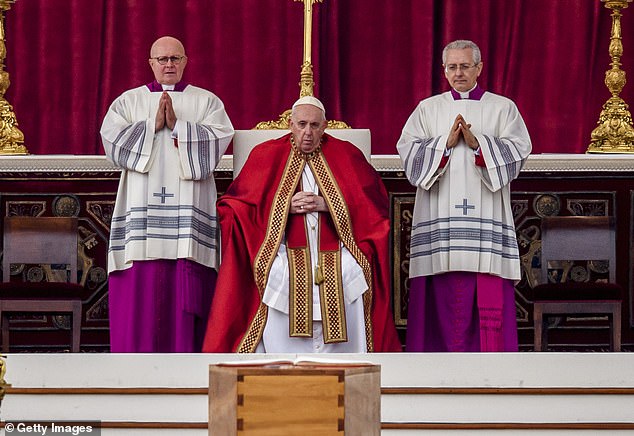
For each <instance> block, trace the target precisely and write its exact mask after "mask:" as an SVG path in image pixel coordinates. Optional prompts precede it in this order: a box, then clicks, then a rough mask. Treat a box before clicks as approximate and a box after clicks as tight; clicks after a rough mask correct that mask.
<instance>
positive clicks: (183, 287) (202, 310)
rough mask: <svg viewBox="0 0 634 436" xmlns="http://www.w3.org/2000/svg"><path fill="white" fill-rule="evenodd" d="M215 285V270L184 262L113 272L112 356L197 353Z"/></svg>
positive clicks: (137, 264) (141, 263) (138, 264)
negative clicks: (115, 354)
mask: <svg viewBox="0 0 634 436" xmlns="http://www.w3.org/2000/svg"><path fill="white" fill-rule="evenodd" d="M215 285H216V271H215V270H213V269H211V268H208V267H206V266H203V265H201V264H199V263H196V262H193V261H190V260H187V259H178V260H165V259H160V260H150V261H135V262H134V264H133V266H132V267H131V268H128V269H125V270H120V271H113V272H111V273H110V277H109V311H110V351H111V352H113V353H132V352H134V353H197V352H200V351H201V349H202V342H203V338H204V334H205V329H206V326H207V317H208V316H209V308H210V306H211V299H212V296H213V289H215Z"/></svg>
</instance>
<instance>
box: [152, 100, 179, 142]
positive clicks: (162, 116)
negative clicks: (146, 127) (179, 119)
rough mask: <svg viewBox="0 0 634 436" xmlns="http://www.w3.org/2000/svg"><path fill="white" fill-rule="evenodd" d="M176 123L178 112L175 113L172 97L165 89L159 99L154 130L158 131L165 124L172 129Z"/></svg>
mask: <svg viewBox="0 0 634 436" xmlns="http://www.w3.org/2000/svg"><path fill="white" fill-rule="evenodd" d="M175 125H176V114H175V113H174V107H173V106H172V98H171V97H170V96H169V94H168V93H167V92H166V91H163V94H162V95H161V99H160V100H159V107H158V110H157V111H156V122H155V126H154V131H155V132H158V131H159V130H161V129H162V128H163V127H165V126H167V127H168V128H169V129H170V130H174V126H175Z"/></svg>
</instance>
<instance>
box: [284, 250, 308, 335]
mask: <svg viewBox="0 0 634 436" xmlns="http://www.w3.org/2000/svg"><path fill="white" fill-rule="evenodd" d="M287 253H288V269H289V283H290V289H289V307H288V319H289V326H288V332H289V335H290V336H292V337H300V338H312V337H313V278H312V272H311V267H310V252H309V249H308V247H303V248H291V249H288V250H287Z"/></svg>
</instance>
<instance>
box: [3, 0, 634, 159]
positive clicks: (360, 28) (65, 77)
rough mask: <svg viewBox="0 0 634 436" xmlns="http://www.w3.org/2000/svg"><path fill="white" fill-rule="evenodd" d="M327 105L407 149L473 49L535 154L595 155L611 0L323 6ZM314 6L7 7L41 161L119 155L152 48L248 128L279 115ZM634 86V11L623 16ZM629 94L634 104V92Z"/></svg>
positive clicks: (212, 0) (106, 2) (315, 55)
mask: <svg viewBox="0 0 634 436" xmlns="http://www.w3.org/2000/svg"><path fill="white" fill-rule="evenodd" d="M313 23H314V26H313V50H312V60H313V65H314V72H315V83H316V85H315V95H316V96H317V97H319V98H321V99H322V100H323V101H324V103H325V104H326V109H327V116H328V118H330V119H335V120H341V121H345V122H347V123H348V124H350V125H351V126H353V127H356V128H369V129H371V131H372V139H373V144H372V152H373V153H374V154H395V153H396V149H395V144H396V141H397V139H398V137H399V135H400V132H401V129H402V127H403V124H404V123H405V121H406V119H407V117H408V116H409V114H410V113H411V112H412V110H413V109H414V108H415V106H416V104H417V103H418V101H420V100H421V99H423V98H425V97H428V96H430V95H432V94H434V93H438V92H441V91H444V90H446V89H447V86H446V82H445V80H444V77H443V74H442V70H441V62H442V61H441V52H442V48H443V46H444V45H445V44H446V43H447V42H449V41H451V40H454V39H472V40H474V41H475V42H477V43H478V44H479V45H480V47H481V49H482V55H483V61H484V72H483V74H482V76H481V78H480V84H481V85H482V86H483V87H484V88H485V89H487V90H489V91H492V92H496V93H499V94H502V95H506V96H508V97H510V98H512V99H513V100H514V101H515V102H516V103H517V105H518V107H519V109H520V111H521V113H522V114H523V116H524V119H525V121H526V123H527V125H528V128H529V131H530V133H531V137H532V139H533V151H534V153H583V152H585V151H586V149H587V146H588V143H589V140H590V132H591V131H592V129H593V128H594V127H595V126H596V123H597V120H598V116H599V113H600V110H601V106H602V105H603V103H604V102H605V101H606V100H607V99H608V97H609V92H608V90H607V88H606V87H605V85H604V83H603V80H604V75H605V71H606V70H607V69H608V68H609V66H610V65H609V64H610V58H609V54H608V45H609V42H610V28H611V17H610V11H609V10H608V9H606V8H605V7H604V3H602V2H600V1H599V0H470V1H465V0H410V1H407V0H397V1H385V0H324V1H323V3H316V4H315V5H314V20H313ZM303 25H304V23H303V2H298V1H292V0H266V1H264V0H178V1H177V0H89V1H88V0H17V2H16V3H15V4H14V5H13V6H12V8H11V9H10V10H9V11H8V12H6V13H5V31H6V32H5V33H6V35H5V39H6V47H7V56H6V59H5V70H6V71H7V72H8V73H9V74H10V79H11V86H10V87H9V90H8V91H7V93H6V98H7V99H8V100H9V102H10V103H11V104H12V105H13V107H14V111H15V114H16V116H17V119H18V122H19V127H20V129H21V130H22V131H23V132H24V135H25V138H26V146H27V148H28V149H29V151H30V152H31V153H33V154H103V149H102V146H101V143H100V140H99V127H100V125H101V120H102V118H103V116H104V114H105V112H106V110H107V108H108V106H109V104H110V103H111V102H112V100H113V99H114V98H115V97H117V96H118V95H119V94H120V93H121V92H123V91H124V90H126V89H129V88H132V87H135V86H138V85H141V84H144V83H147V82H149V81H151V80H152V74H151V70H150V68H149V66H148V62H147V59H148V57H149V47H150V45H151V43H152V42H153V41H154V40H155V39H156V38H157V37H159V36H162V35H172V36H175V37H177V38H179V39H181V40H182V41H183V43H184V44H185V46H186V49H187V55H188V57H189V61H188V66H187V70H186V72H185V76H184V78H185V80H187V81H188V82H189V83H192V84H196V85H198V86H202V87H205V88H207V89H210V90H211V91H213V92H214V93H216V94H217V95H218V96H219V97H220V98H221V99H222V100H223V101H224V103H225V106H226V108H227V112H228V113H229V116H230V117H231V119H232V121H233V123H234V126H235V128H237V129H250V128H253V127H254V126H255V124H256V123H258V122H259V121H269V120H275V119H277V118H278V116H279V114H280V113H282V112H283V111H284V110H286V109H289V108H290V106H291V104H292V103H293V101H295V99H296V98H297V97H298V96H299V86H298V82H299V73H300V66H301V63H302V54H303V53H302V50H303ZM622 29H623V32H622V36H623V45H624V55H623V57H622V63H623V69H624V70H625V71H626V72H627V73H628V74H629V77H630V79H631V78H632V77H633V76H634V56H633V55H632V53H634V7H630V8H628V9H625V10H624V11H623V18H622ZM621 97H622V98H624V99H625V101H626V102H627V103H629V104H632V103H633V102H634V84H633V83H628V84H627V85H626V86H625V89H624V90H623V92H622V93H621Z"/></svg>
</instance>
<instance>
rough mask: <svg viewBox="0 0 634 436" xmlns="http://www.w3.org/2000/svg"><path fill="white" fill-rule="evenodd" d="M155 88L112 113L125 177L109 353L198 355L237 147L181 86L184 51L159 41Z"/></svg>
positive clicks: (114, 144) (117, 220)
mask: <svg viewBox="0 0 634 436" xmlns="http://www.w3.org/2000/svg"><path fill="white" fill-rule="evenodd" d="M149 63H150V67H151V68H152V71H153V72H154V77H155V80H154V81H153V82H151V83H149V84H148V85H143V86H140V87H138V88H134V89H131V90H129V91H126V92H124V93H123V94H122V95H121V96H119V97H118V98H117V99H116V100H115V101H114V102H113V103H112V105H111V106H110V109H109V110H108V113H107V114H106V116H105V118H104V120H103V124H102V127H101V137H102V140H103V145H104V149H105V151H106V156H107V157H108V159H109V160H111V161H112V162H113V163H114V164H115V165H117V166H118V167H120V168H121V180H120V183H119V190H118V192H117V199H116V204H115V209H114V213H113V216H112V222H111V227H110V247H109V250H108V273H109V280H108V285H109V289H108V292H109V317H110V348H111V351H112V352H183V353H185V352H197V351H200V349H201V347H202V340H203V335H204V330H205V327H206V324H207V317H208V314H209V307H210V304H211V299H212V295H213V290H214V283H215V279H216V271H215V270H216V269H217V267H218V259H217V258H216V257H217V251H218V247H217V240H218V237H217V233H218V226H217V219H216V196H217V193H216V184H215V182H214V174H213V172H214V169H215V168H216V166H217V164H218V162H219V161H220V158H221V156H222V155H223V154H224V152H225V151H226V149H227V147H228V145H229V142H230V141H231V138H232V137H233V133H234V130H233V126H232V124H231V121H230V120H229V117H228V116H227V113H226V112H225V108H224V105H223V103H222V101H221V100H220V99H219V98H218V97H217V96H216V95H214V94H213V93H211V92H209V91H207V90H205V89H202V88H199V87H196V86H192V85H188V84H187V83H185V82H183V81H181V77H182V74H183V70H184V69H185V65H186V64H187V56H186V55H185V48H184V47H183V45H182V44H181V42H180V41H178V40H177V39H175V38H172V37H162V38H159V39H158V40H157V41H156V42H154V44H153V45H152V48H151V50H150V59H149Z"/></svg>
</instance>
